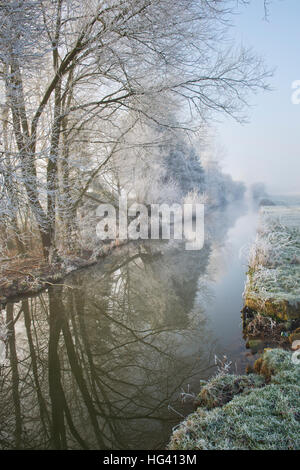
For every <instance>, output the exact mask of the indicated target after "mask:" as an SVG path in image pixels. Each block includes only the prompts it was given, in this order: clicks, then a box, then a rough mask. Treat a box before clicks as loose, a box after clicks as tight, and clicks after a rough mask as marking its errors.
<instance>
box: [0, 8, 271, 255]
mask: <svg viewBox="0 0 300 470" xmlns="http://www.w3.org/2000/svg"><path fill="white" fill-rule="evenodd" d="M235 5H236V2H233V1H231V0H224V1H222V2H221V1H219V0H185V1H184V2H182V1H181V0H172V1H171V0H118V1H114V0H109V1H100V0H86V1H85V2H81V1H79V0H36V1H34V0H32V1H29V0H28V1H26V0H24V1H18V0H15V1H13V0H7V1H5V2H3V1H2V2H0V25H1V28H0V46H1V47H0V49H1V53H0V72H1V74H0V77H1V85H0V86H1V122H2V129H1V134H2V139H1V156H0V171H1V183H2V188H1V195H0V213H1V214H4V215H5V223H4V225H5V227H3V230H4V229H5V230H6V228H7V227H8V226H9V228H10V230H11V231H12V233H13V234H14V236H15V239H16V244H17V245H18V250H19V251H20V250H21V251H24V249H26V247H25V248H24V244H25V245H26V236H25V238H24V236H23V235H24V231H25V232H26V230H27V231H28V230H30V231H33V232H34V233H36V232H39V234H40V238H41V241H42V245H43V252H44V256H45V257H48V256H49V253H50V252H51V249H52V248H54V247H55V246H58V245H61V246H62V247H64V248H65V247H66V245H68V243H70V242H71V240H72V236H71V235H72V233H74V231H75V232H76V225H77V210H78V207H79V206H80V204H81V203H82V200H83V198H84V197H85V196H86V195H87V194H88V192H89V190H90V188H91V187H92V185H93V184H94V183H95V180H97V181H98V183H97V184H98V185H100V186H101V187H102V189H103V196H104V197H105V198H106V201H108V200H109V198H112V197H113V195H114V193H115V192H118V191H119V190H120V189H122V188H120V185H124V186H128V185H129V186H130V175H131V169H130V167H132V166H134V168H135V171H137V172H140V171H141V169H143V168H144V167H145V166H146V167H147V166H148V167H149V168H150V169H151V171H150V172H149V173H150V174H151V175H153V169H155V168H156V167H157V168H158V170H159V172H160V171H162V172H164V171H166V169H167V168H168V164H167V165H166V164H165V163H163V162H162V161H160V160H159V149H161V148H162V147H161V145H162V142H161V140H162V139H167V140H170V139H172V136H174V135H175V133H177V132H182V131H184V130H185V131H188V130H192V131H197V130H199V129H200V130H202V129H203V128H204V127H205V122H207V121H208V120H209V118H210V117H211V116H212V114H213V113H215V112H218V111H220V112H223V113H227V114H229V115H232V116H234V117H236V118H237V119H242V117H243V115H242V114H241V113H242V109H243V106H244V104H245V101H246V98H247V94H248V92H249V91H256V90H258V89H262V88H266V82H265V80H266V78H267V76H268V73H267V72H266V71H265V69H264V66H263V64H262V62H261V61H260V59H258V58H257V57H256V56H255V55H254V54H253V53H252V52H251V51H249V50H245V49H242V48H241V49H240V50H235V49H234V48H231V47H228V46H225V45H227V44H228V40H227V38H228V30H229V26H228V21H229V19H230V15H231V13H232V11H233V10H232V9H233V8H234V7H235ZM223 39H226V40H224V41H223ZM147 135H149V137H150V141H149V140H148V139H147V138H143V137H144V136H147ZM166 136H167V137H166ZM179 140H180V139H179ZM155 144H157V145H155ZM155 147H156V149H155ZM152 149H153V150H152ZM121 156H122V158H121ZM144 158H147V161H145V160H144ZM133 161H134V162H135V163H134V165H133V163H132V162H133ZM190 164H191V165H192V163H191V162H190ZM166 178H169V176H168V175H166ZM146 179H147V178H145V180H146ZM169 179H170V178H169ZM126 180H127V181H126ZM155 184H156V183H155ZM155 184H154V186H155ZM145 185H146V186H147V185H148V188H149V191H150V192H151V188H150V185H149V180H148V181H145ZM171 186H172V185H171ZM134 190H135V193H136V195H137V197H139V198H140V197H146V196H145V194H143V195H140V196H138V194H139V193H140V190H139V189H138V187H136V188H134ZM170 190H171V187H170ZM156 192H157V191H156ZM147 197H148V198H149V197H150V195H148V196H147ZM28 221H30V222H28ZM8 223H9V225H8Z"/></svg>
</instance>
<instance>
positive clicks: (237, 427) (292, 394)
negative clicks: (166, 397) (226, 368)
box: [169, 349, 300, 450]
mask: <svg viewBox="0 0 300 470" xmlns="http://www.w3.org/2000/svg"><path fill="white" fill-rule="evenodd" d="M255 369H256V371H257V373H258V374H259V375H257V376H255V375H249V376H232V375H226V374H223V375H219V376H217V377H216V378H213V379H212V380H210V381H209V382H208V383H207V385H205V386H204V387H203V388H202V390H201V392H200V395H199V396H200V402H201V407H199V408H198V409H197V411H196V412H195V413H193V414H191V415H189V416H188V417H187V419H186V420H185V421H184V422H183V423H182V424H181V425H180V426H179V428H178V429H176V430H174V432H173V435H172V438H171V441H170V443H169V449H171V450H177V449H179V450H237V449H241V450H299V449H300V416H299V409H300V386H299V383H300V366H299V364H293V362H292V361H291V353H289V352H287V351H283V350H280V349H274V350H268V351H266V352H265V353H264V355H263V357H262V358H261V359H260V360H258V361H257V363H256V365H255Z"/></svg>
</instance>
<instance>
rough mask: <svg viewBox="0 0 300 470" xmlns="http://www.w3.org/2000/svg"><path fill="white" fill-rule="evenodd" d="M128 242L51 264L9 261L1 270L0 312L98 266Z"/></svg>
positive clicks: (31, 259) (34, 261)
mask: <svg viewBox="0 0 300 470" xmlns="http://www.w3.org/2000/svg"><path fill="white" fill-rule="evenodd" d="M127 243H128V241H127V240H124V241H119V240H118V241H114V242H111V243H110V244H109V245H104V246H102V247H101V249H100V250H99V251H98V252H97V253H83V254H82V255H81V256H68V257H63V258H62V257H61V258H60V260H59V261H58V262H55V263H52V264H48V263H46V262H45V260H44V259H42V258H32V257H30V258H25V259H20V258H18V259H16V260H5V262H3V263H2V266H1V275H0V276H1V277H0V308H3V307H5V305H6V304H7V302H8V301H15V300H17V299H18V298H20V297H23V296H27V295H34V294H37V293H38V292H41V291H42V290H44V289H46V288H47V287H49V286H51V285H57V284H59V283H63V281H64V279H65V278H66V277H67V275H68V274H71V273H72V272H74V271H77V270H79V269H83V268H86V267H90V266H93V265H95V264H97V263H98V262H99V261H101V259H103V258H105V257H106V256H107V255H109V254H110V253H111V252H112V251H113V250H115V249H116V248H119V247H121V246H124V245H125V244H127Z"/></svg>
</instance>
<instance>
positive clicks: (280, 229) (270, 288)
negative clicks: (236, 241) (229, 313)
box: [245, 206, 300, 320]
mask: <svg viewBox="0 0 300 470" xmlns="http://www.w3.org/2000/svg"><path fill="white" fill-rule="evenodd" d="M245 303H246V306H248V307H250V308H251V309H254V310H256V311H258V312H260V313H264V314H267V315H271V316H275V317H278V318H280V319H283V320H287V319H290V318H298V317H299V316H300V207H299V206H297V207H283V206H272V207H263V208H262V209H261V214H260V224H259V230H258V234H257V238H256V241H255V244H254V247H253V249H252V252H251V254H250V263H249V272H248V278H247V283H246V288H245Z"/></svg>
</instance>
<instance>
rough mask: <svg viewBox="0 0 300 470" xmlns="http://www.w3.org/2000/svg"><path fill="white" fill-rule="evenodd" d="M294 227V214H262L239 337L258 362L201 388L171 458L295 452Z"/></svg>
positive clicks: (299, 235) (297, 216)
mask: <svg viewBox="0 0 300 470" xmlns="http://www.w3.org/2000/svg"><path fill="white" fill-rule="evenodd" d="M299 227H300V208H299V207H292V208H291V207H289V208H287V207H274V206H272V207H263V208H262V209H261V213H260V223H259V229H258V234H257V238H256V241H255V244H254V246H253V249H252V253H251V257H250V265H249V271H248V274H247V282H246V288H245V293H244V298H245V307H244V309H243V331H244V335H245V340H246V343H247V346H248V348H249V349H251V350H252V353H255V354H256V353H262V356H261V357H260V358H259V359H257V361H256V362H255V364H254V368H251V367H250V368H249V369H248V370H247V373H248V374H247V375H231V374H228V373H225V371H224V370H223V371H221V372H219V373H218V374H217V376H216V377H214V378H212V379H211V380H209V381H208V382H207V383H206V385H204V387H202V389H201V390H200V393H199V394H198V396H197V398H196V400H195V405H196V406H197V410H196V411H195V412H194V413H193V414H191V415H189V416H188V417H187V418H186V420H185V421H184V422H183V423H181V424H180V426H179V427H178V428H177V429H176V430H175V431H174V432H173V434H172V437H171V441H170V443H169V449H170V450H225V449H230V450H234V449H242V450H272V449H274V450H275V449H276V450H280V449H282V450H286V449H291V450H296V449H297V450H298V449H299V448H300V415H299V409H300V401H299V397H300V393H299V392H300V386H299V383H300V364H299V359H297V358H298V356H297V357H296V359H297V361H295V354H296V353H295V352H294V353H292V352H291V351H288V350H290V349H291V348H292V349H293V350H296V349H297V348H299V345H298V343H296V344H295V343H294V341H296V340H300V328H299V326H300V229H299ZM266 347H267V348H273V349H265V348H266ZM279 348H280V349H279ZM292 354H293V356H292Z"/></svg>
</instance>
